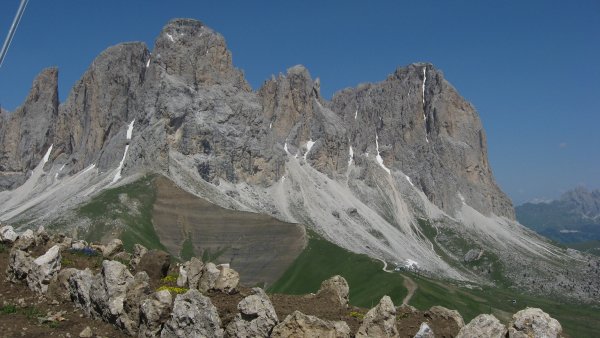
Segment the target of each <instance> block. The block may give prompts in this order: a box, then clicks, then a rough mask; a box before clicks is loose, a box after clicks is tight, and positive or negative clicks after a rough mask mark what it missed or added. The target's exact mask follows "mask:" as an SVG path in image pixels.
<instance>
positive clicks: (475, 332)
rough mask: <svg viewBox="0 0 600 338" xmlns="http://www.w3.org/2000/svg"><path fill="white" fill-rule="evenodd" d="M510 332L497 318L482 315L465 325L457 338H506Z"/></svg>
mask: <svg viewBox="0 0 600 338" xmlns="http://www.w3.org/2000/svg"><path fill="white" fill-rule="evenodd" d="M507 333H508V330H507V329H506V326H504V325H503V324H502V323H500V321H499V320H498V319H496V317H494V316H493V315H488V314H481V315H479V316H477V317H475V318H473V319H472V320H471V321H470V322H469V324H467V325H465V326H464V327H463V328H462V329H460V331H459V332H458V335H457V336H456V338H504V337H506V334H507Z"/></svg>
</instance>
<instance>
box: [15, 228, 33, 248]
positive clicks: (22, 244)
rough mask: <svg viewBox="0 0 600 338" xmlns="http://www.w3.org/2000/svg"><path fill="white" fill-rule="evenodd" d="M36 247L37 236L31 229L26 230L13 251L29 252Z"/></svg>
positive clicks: (16, 242)
mask: <svg viewBox="0 0 600 338" xmlns="http://www.w3.org/2000/svg"><path fill="white" fill-rule="evenodd" d="M34 246H35V235H34V233H33V231H32V230H31V229H27V230H25V232H23V233H22V234H21V235H20V236H19V238H18V239H17V240H16V241H15V243H14V244H13V250H14V249H17V250H23V251H28V250H29V249H31V248H33V247H34Z"/></svg>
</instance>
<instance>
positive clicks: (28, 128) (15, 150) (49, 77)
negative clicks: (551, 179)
mask: <svg viewBox="0 0 600 338" xmlns="http://www.w3.org/2000/svg"><path fill="white" fill-rule="evenodd" d="M1 115H2V119H1V120H0V121H1V122H0V123H1V124H0V144H1V146H0V190H4V189H12V188H15V187H17V186H19V185H20V184H22V183H23V182H24V181H25V179H26V178H27V174H28V172H29V171H30V170H32V169H33V168H34V167H35V166H36V165H37V164H38V163H39V162H40V160H41V159H42V157H43V156H44V155H45V153H46V151H47V150H48V148H49V147H50V145H51V144H52V143H53V142H54V139H55V137H56V135H55V132H54V128H53V126H54V124H55V123H56V119H57V115H58V69H56V68H47V69H44V70H43V71H42V72H41V73H40V74H39V75H38V76H37V77H36V79H35V80H34V81H33V85H32V87H31V90H30V92H29V95H28V96H27V98H26V99H25V102H24V103H23V104H22V105H21V106H20V107H19V108H17V110H16V111H15V112H14V113H12V114H8V113H7V112H2V113H1Z"/></svg>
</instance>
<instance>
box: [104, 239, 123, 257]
mask: <svg viewBox="0 0 600 338" xmlns="http://www.w3.org/2000/svg"><path fill="white" fill-rule="evenodd" d="M121 250H123V241H121V240H120V239H118V238H115V239H113V240H111V241H110V242H109V243H108V244H107V245H106V246H105V247H104V250H102V256H104V257H105V258H108V257H111V256H114V255H115V254H117V253H118V252H120V251H121Z"/></svg>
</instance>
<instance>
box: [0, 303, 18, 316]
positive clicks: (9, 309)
mask: <svg viewBox="0 0 600 338" xmlns="http://www.w3.org/2000/svg"><path fill="white" fill-rule="evenodd" d="M16 312H17V307H16V306H14V305H12V304H8V305H4V306H3V307H1V308H0V313H2V314H5V315H8V314H11V313H16Z"/></svg>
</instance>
